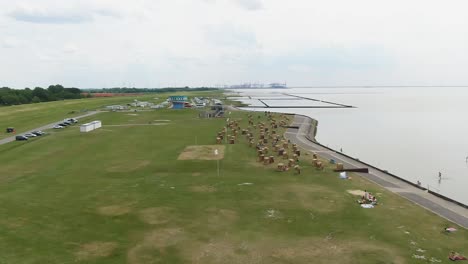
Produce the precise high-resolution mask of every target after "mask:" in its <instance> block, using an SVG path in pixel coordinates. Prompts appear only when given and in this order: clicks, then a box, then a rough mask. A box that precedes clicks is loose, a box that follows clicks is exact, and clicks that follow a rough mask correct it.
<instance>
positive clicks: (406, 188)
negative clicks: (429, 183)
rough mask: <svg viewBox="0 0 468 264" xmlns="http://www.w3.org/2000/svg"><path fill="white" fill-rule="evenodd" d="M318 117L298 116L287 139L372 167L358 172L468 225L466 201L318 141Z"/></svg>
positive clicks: (355, 165)
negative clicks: (451, 197) (365, 171)
mask: <svg viewBox="0 0 468 264" xmlns="http://www.w3.org/2000/svg"><path fill="white" fill-rule="evenodd" d="M314 122H316V121H315V120H313V119H312V118H310V117H307V116H302V115H294V122H293V124H291V126H290V127H297V128H289V129H288V130H287V131H286V133H285V137H286V139H288V140H290V141H291V142H292V143H296V144H297V145H298V146H300V147H301V148H303V149H305V150H307V151H310V152H314V153H317V154H318V155H319V156H321V157H322V158H324V159H326V160H330V159H334V160H335V161H336V162H339V163H343V164H344V166H345V167H346V168H364V167H366V168H369V173H368V174H364V173H357V175H359V176H361V177H364V178H366V179H368V180H370V181H372V182H374V183H376V184H378V185H380V186H382V187H384V188H386V189H388V190H390V191H391V192H394V193H396V194H398V195H400V196H402V197H404V198H406V199H408V200H410V201H412V202H414V203H415V204H418V205H420V206H422V207H424V208H426V209H427V210H429V211H431V212H433V213H435V214H437V215H439V216H441V217H443V218H445V219H447V220H449V221H452V222H454V223H456V224H458V225H460V226H462V227H464V228H468V209H467V208H468V207H467V205H464V204H462V203H459V202H457V201H454V200H452V199H450V198H447V197H444V196H442V195H439V194H437V193H434V192H432V191H430V190H429V191H428V190H426V189H425V188H421V187H419V186H417V185H416V184H413V183H411V182H408V181H406V180H404V179H401V178H400V177H398V176H396V175H392V174H390V173H388V172H385V171H383V170H380V169H378V168H376V167H374V166H372V165H369V164H366V163H364V162H361V161H359V160H358V159H355V158H352V157H350V156H347V155H345V154H343V153H340V152H338V151H335V150H333V149H330V148H328V147H325V146H323V145H321V144H320V143H318V142H316V141H315V134H316V127H315V125H314Z"/></svg>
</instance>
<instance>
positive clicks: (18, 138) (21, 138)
mask: <svg viewBox="0 0 468 264" xmlns="http://www.w3.org/2000/svg"><path fill="white" fill-rule="evenodd" d="M16 140H17V141H21V140H28V137H25V136H16Z"/></svg>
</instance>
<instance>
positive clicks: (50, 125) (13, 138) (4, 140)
mask: <svg viewBox="0 0 468 264" xmlns="http://www.w3.org/2000/svg"><path fill="white" fill-rule="evenodd" d="M97 113H100V112H99V111H90V112H88V113H87V114H85V115H80V116H75V117H73V118H76V119H80V118H83V117H87V116H92V115H95V114H97ZM70 118H71V117H70ZM62 121H63V120H60V121H57V122H54V123H51V124H48V125H45V126H41V127H38V128H35V129H31V130H29V131H24V132H22V133H18V134H16V135H14V136H12V137H7V138H4V139H0V145H3V144H6V143H8V142H12V141H15V137H16V136H17V135H24V134H26V133H31V132H32V131H37V130H46V129H49V128H53V127H54V126H55V125H56V124H58V123H61V122H62Z"/></svg>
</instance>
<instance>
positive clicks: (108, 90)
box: [82, 86, 218, 93]
mask: <svg viewBox="0 0 468 264" xmlns="http://www.w3.org/2000/svg"><path fill="white" fill-rule="evenodd" d="M82 90H83V92H89V93H167V92H188V91H213V90H218V89H217V88H208V87H198V88H190V87H188V86H186V87H167V88H126V87H123V88H121V87H116V88H100V89H82Z"/></svg>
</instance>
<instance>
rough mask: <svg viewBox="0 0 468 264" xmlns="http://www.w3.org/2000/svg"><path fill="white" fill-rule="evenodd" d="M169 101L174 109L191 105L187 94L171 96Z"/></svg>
mask: <svg viewBox="0 0 468 264" xmlns="http://www.w3.org/2000/svg"><path fill="white" fill-rule="evenodd" d="M168 101H169V102H171V103H172V109H184V108H185V107H191V105H190V103H189V102H188V97H187V96H185V95H174V96H169V98H168Z"/></svg>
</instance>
